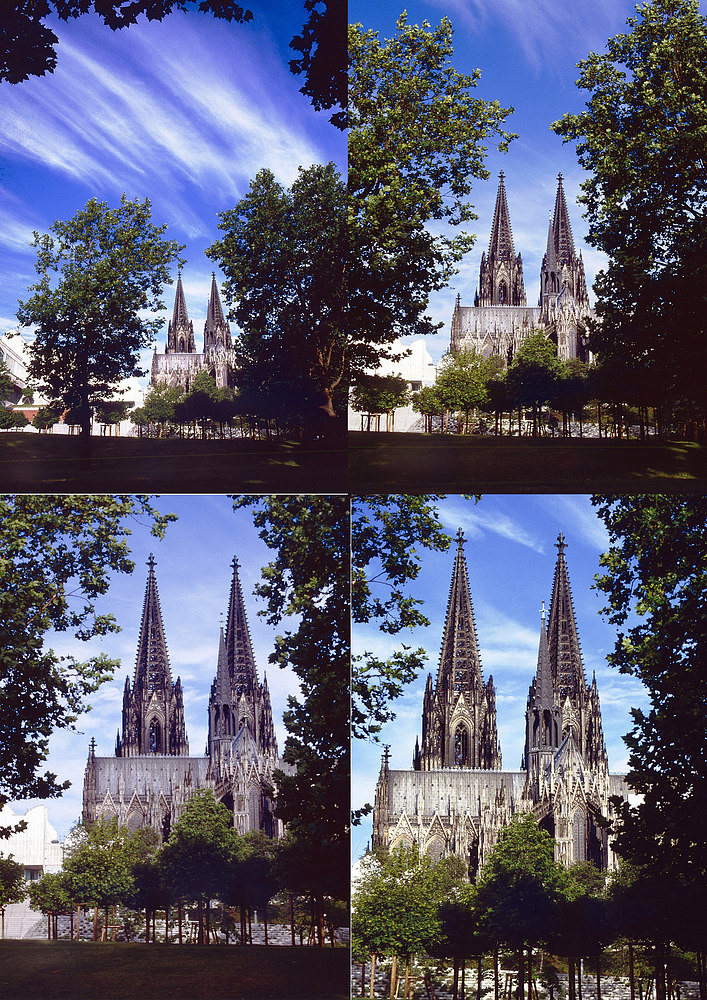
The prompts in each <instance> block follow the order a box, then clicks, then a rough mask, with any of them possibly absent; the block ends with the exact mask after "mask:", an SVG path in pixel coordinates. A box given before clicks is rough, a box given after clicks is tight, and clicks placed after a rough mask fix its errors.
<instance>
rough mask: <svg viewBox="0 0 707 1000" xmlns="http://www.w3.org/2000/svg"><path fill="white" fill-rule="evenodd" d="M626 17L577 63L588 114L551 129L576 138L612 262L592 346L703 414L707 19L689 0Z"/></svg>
mask: <svg viewBox="0 0 707 1000" xmlns="http://www.w3.org/2000/svg"><path fill="white" fill-rule="evenodd" d="M627 23H628V27H629V28H630V31H628V32H627V33H625V34H619V35H616V36H615V37H614V38H610V39H609V40H608V42H607V51H606V53H605V54H601V55H598V54H596V53H590V54H589V56H588V57H587V58H586V59H584V60H583V61H582V62H580V64H579V67H580V71H581V74H580V79H579V80H578V82H577V86H578V87H580V88H581V89H582V90H585V91H588V93H589V95H590V96H589V100H588V101H587V105H586V110H585V111H583V112H581V113H579V114H567V115H565V116H564V117H563V118H562V119H561V120H560V121H558V122H555V123H554V125H553V126H552V128H553V129H554V130H555V132H556V133H557V134H558V135H561V136H562V137H563V139H564V140H565V141H574V142H576V144H577V156H578V159H579V162H580V164H581V165H582V166H583V167H584V168H585V170H587V171H588V172H589V174H590V176H589V178H588V179H587V180H586V181H585V182H584V183H583V185H582V186H583V189H584V193H583V194H582V195H581V197H580V201H582V202H583V203H584V205H585V206H586V208H587V213H586V215H587V218H588V219H589V234H588V237H587V240H588V242H589V243H590V244H591V245H592V246H595V247H597V248H598V249H600V250H602V251H603V252H604V253H606V254H607V255H608V257H609V264H608V266H607V268H606V269H605V270H603V271H601V272H600V273H599V275H598V276H597V281H596V283H595V291H596V293H597V303H596V309H597V314H598V318H599V319H600V321H601V322H599V323H597V324H596V325H595V326H594V327H593V329H592V332H591V347H592V350H594V351H596V352H597V354H598V355H599V357H600V358H602V359H605V360H607V361H610V362H611V363H612V364H613V363H614V362H618V363H619V364H620V365H625V366H629V367H630V368H631V370H632V371H633V372H635V373H636V374H637V375H639V376H640V374H641V372H643V371H644V370H648V371H653V372H656V373H658V374H659V375H660V378H661V381H662V383H663V386H664V387H665V389H666V390H667V391H669V392H670V393H671V394H672V395H673V396H675V395H676V394H677V395H685V396H687V397H688V399H689V400H691V402H692V403H693V405H694V404H697V405H698V406H700V407H702V413H701V419H703V420H704V416H705V411H704V407H705V404H706V403H707V394H706V393H705V382H704V378H703V377H702V373H703V372H704V370H705V367H706V365H707V354H706V353H705V316H707V237H706V236H705V232H706V231H707V226H705V212H706V210H707V156H706V155H705V154H706V151H707V138H706V137H707V22H706V21H705V18H704V17H703V16H702V15H701V14H700V12H699V5H698V3H697V0H651V2H649V3H645V4H644V5H642V6H640V7H638V9H637V14H636V16H634V17H630V18H629V19H628V22H627Z"/></svg>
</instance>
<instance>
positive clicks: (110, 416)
mask: <svg viewBox="0 0 707 1000" xmlns="http://www.w3.org/2000/svg"><path fill="white" fill-rule="evenodd" d="M130 405H131V404H130V403H122V402H108V403H97V404H96V420H97V421H98V423H99V424H108V425H109V426H117V425H118V424H119V423H120V422H121V421H122V420H125V418H126V417H127V415H128V410H129V408H130Z"/></svg>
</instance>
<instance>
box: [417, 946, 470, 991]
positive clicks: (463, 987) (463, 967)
mask: <svg viewBox="0 0 707 1000" xmlns="http://www.w3.org/2000/svg"><path fill="white" fill-rule="evenodd" d="M463 968H464V967H463V966H462V989H463V988H464V987H463V983H464V971H463ZM405 996H406V997H409V996H410V956H409V955H407V956H406V960H405Z"/></svg>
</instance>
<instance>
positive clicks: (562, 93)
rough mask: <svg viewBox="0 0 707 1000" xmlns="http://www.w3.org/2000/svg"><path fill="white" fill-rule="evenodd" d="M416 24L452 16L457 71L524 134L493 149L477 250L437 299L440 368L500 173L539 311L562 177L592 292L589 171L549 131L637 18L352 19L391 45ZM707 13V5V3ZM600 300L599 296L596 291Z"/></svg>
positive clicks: (522, 12)
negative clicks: (610, 43)
mask: <svg viewBox="0 0 707 1000" xmlns="http://www.w3.org/2000/svg"><path fill="white" fill-rule="evenodd" d="M403 9H405V10H407V12H408V23H411V24H421V23H422V22H423V21H424V20H427V21H429V22H430V23H431V24H435V25H436V24H438V23H439V22H440V20H441V18H442V17H443V16H445V15H446V16H447V17H449V19H450V21H451V22H452V26H453V28H454V32H455V33H454V56H453V65H454V66H455V68H456V69H457V70H458V71H459V72H467V73H468V72H471V71H472V70H474V69H477V68H478V69H480V70H481V74H482V75H481V79H480V81H479V83H478V85H477V88H476V91H475V93H476V95H477V96H479V97H483V98H485V99H486V100H498V101H499V102H500V104H501V105H502V106H503V107H514V108H515V113H514V114H512V115H511V116H510V117H509V119H508V125H507V127H508V130H509V131H511V132H516V133H518V138H517V139H516V140H515V141H514V142H513V143H511V146H510V149H509V151H508V153H507V154H502V153H499V152H498V150H494V149H490V150H489V155H488V159H487V166H488V169H489V170H490V173H491V177H490V179H489V180H488V181H477V182H476V183H475V184H474V190H473V193H472V196H471V202H472V204H473V205H474V206H475V210H476V214H477V215H478V217H479V218H478V221H477V222H475V223H473V224H470V225H469V227H468V229H469V231H471V232H475V233H476V235H477V240H476V245H475V247H474V249H473V250H472V251H471V253H470V254H469V255H468V256H467V257H466V258H465V259H464V260H463V261H462V263H461V265H460V274H458V275H456V276H455V277H454V278H452V280H451V282H450V286H449V287H448V288H446V289H444V290H443V291H441V292H439V293H436V294H435V295H434V296H433V297H432V298H431V303H430V315H431V316H432V317H433V319H434V320H435V322H442V323H444V327H443V328H442V329H441V330H440V331H439V332H438V333H437V334H436V335H435V336H434V337H432V338H429V339H428V342H427V347H428V350H429V351H430V353H431V354H432V356H433V358H435V360H436V359H438V358H439V357H441V356H442V354H444V353H445V351H446V350H447V349H448V347H449V334H450V322H451V317H452V311H453V308H454V301H455V299H456V296H457V293H459V294H460V295H461V301H462V304H463V305H473V300H474V292H475V290H476V287H477V283H478V275H479V264H480V261H481V252H482V250H487V249H488V241H489V235H490V231H491V223H492V221H493V209H494V203H495V199H496V191H497V188H498V173H499V171H500V170H503V171H504V172H505V174H506V178H505V185H506V193H507V197H508V208H509V212H510V218H511V226H512V229H513V236H514V243H515V250H516V253H520V254H521V255H522V258H523V276H524V282H525V291H526V296H527V300H528V305H529V306H534V305H537V298H538V293H539V275H540V264H541V262H542V257H543V254H544V252H545V248H546V244H547V226H548V213H550V212H551V211H552V209H553V208H554V203H555V192H556V190H557V174H558V172H560V171H561V172H562V174H563V175H564V188H565V194H566V197H567V205H568V209H569V214H570V222H571V225H572V230H573V234H574V239H575V248H576V249H577V251H579V250H581V251H582V255H583V258H584V263H585V268H586V274H587V285H588V286H591V283H592V282H593V280H594V277H595V275H596V272H597V271H598V270H599V269H601V267H602V264H603V261H604V258H603V257H602V255H601V254H600V253H598V252H597V251H595V250H594V249H592V248H591V247H588V246H587V245H586V243H584V237H585V235H586V232H587V226H586V223H585V221H584V220H583V219H582V208H581V206H578V205H577V204H576V197H577V195H578V194H579V191H580V183H581V181H582V179H583V176H584V175H583V171H582V169H581V168H580V166H579V164H578V163H577V159H576V155H575V150H574V145H573V144H568V145H563V143H562V141H561V139H560V138H558V137H557V136H556V135H555V134H554V133H552V132H550V129H549V126H550V124H551V123H552V122H553V121H556V120H557V119H559V118H561V117H562V115H563V114H565V113H567V112H579V111H581V110H583V108H584V105H585V103H586V93H585V92H584V91H580V90H579V89H578V88H577V87H576V86H575V81H576V80H577V78H578V76H579V72H578V70H577V69H576V64H577V63H578V62H579V60H580V59H583V58H585V57H586V55H587V54H588V53H589V52H590V51H596V52H600V51H604V48H605V44H606V40H607V39H608V38H610V37H612V36H613V35H616V34H619V33H620V32H622V31H624V30H625V24H626V18H627V17H628V16H630V15H632V14H633V13H634V6H633V4H632V3H631V2H630V0H574V2H573V3H566V4H562V3H557V2H556V0H496V2H494V3H489V2H488V0H411V2H409V3H408V2H404V0H375V2H372V0H350V3H349V18H350V20H351V21H354V22H360V23H362V24H363V26H364V27H365V28H367V29H373V30H376V31H378V33H379V37H380V38H390V37H391V36H392V35H393V34H394V32H395V22H396V20H397V18H398V16H399V15H400V13H401V11H402V10H403ZM700 10H701V11H702V12H703V13H707V3H706V2H704V0H703V2H701V3H700ZM589 295H590V300H591V302H592V304H593V303H594V296H593V293H592V291H591V288H590V291H589Z"/></svg>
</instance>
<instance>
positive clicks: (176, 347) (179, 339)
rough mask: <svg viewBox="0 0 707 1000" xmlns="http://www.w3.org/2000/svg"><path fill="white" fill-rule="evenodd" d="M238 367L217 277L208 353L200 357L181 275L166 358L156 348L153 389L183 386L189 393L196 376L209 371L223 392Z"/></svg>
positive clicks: (209, 307)
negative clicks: (159, 386) (163, 386)
mask: <svg viewBox="0 0 707 1000" xmlns="http://www.w3.org/2000/svg"><path fill="white" fill-rule="evenodd" d="M234 366H235V362H234V356H233V343H232V341H231V331H230V328H229V326H228V323H227V322H226V318H225V316H224V314H223V308H222V306H221V298H220V296H219V293H218V286H217V284H216V274H215V273H214V274H213V275H212V277H211V293H210V295H209V302H208V305H207V308H206V322H205V323H204V350H203V352H202V353H201V354H199V353H197V350H196V342H195V340H194V324H193V322H192V321H191V320H190V319H189V315H188V313H187V304H186V301H185V298H184V287H183V286H182V275H181V272H180V274H179V277H178V278H177V291H176V293H175V296H174V310H173V312H172V319H171V320H170V321H169V324H168V326H167V343H166V344H165V350H164V354H158V353H157V348H155V353H154V355H153V357H152V372H151V383H152V385H160V384H166V385H171V386H180V387H181V388H182V389H184V390H185V391H187V392H188V391H189V389H190V388H191V383H192V380H193V378H194V376H195V375H196V374H198V372H200V371H207V372H208V373H209V374H210V375H211V376H212V378H213V379H214V381H215V382H216V385H217V386H219V387H220V388H223V387H225V386H230V385H232V383H233V371H234Z"/></svg>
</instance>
